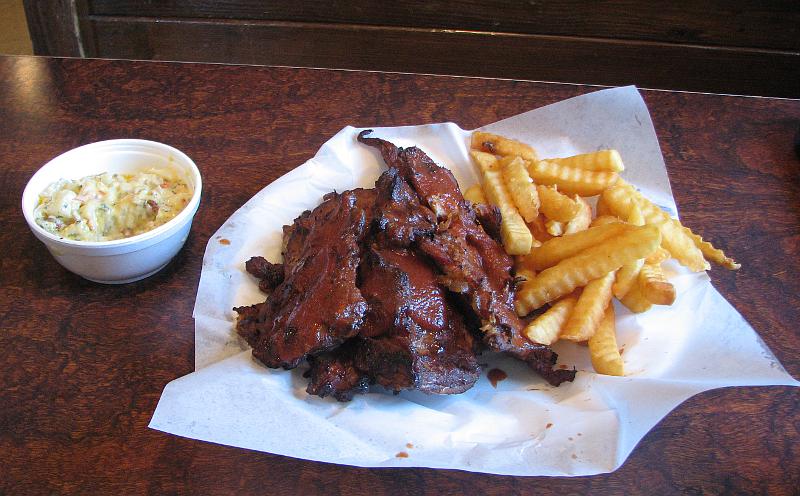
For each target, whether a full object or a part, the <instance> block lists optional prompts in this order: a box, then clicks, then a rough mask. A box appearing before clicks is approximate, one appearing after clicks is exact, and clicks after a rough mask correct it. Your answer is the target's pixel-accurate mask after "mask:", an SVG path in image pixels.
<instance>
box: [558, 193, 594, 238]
mask: <svg viewBox="0 0 800 496" xmlns="http://www.w3.org/2000/svg"><path fill="white" fill-rule="evenodd" d="M575 201H577V202H578V204H580V206H581V209H580V210H579V211H578V214H577V215H575V217H573V219H572V220H571V221H569V222H567V225H566V226H564V234H574V233H576V232H578V231H585V230H586V229H588V228H589V225H591V223H592V206H591V205H589V202H587V201H586V200H584V199H583V198H581V197H580V196H576V197H575Z"/></svg>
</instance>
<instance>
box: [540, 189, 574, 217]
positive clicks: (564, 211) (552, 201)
mask: <svg viewBox="0 0 800 496" xmlns="http://www.w3.org/2000/svg"><path fill="white" fill-rule="evenodd" d="M536 191H537V192H538V193H539V211H540V212H541V213H543V214H544V216H545V217H547V218H548V219H551V220H557V221H559V222H569V221H571V220H572V219H574V218H575V216H576V215H578V212H579V211H580V209H581V206H580V205H579V204H578V202H576V201H575V200H573V199H572V198H570V197H569V196H567V195H565V194H563V193H560V192H559V191H558V190H557V189H556V188H554V187H553V186H543V185H541V184H537V185H536Z"/></svg>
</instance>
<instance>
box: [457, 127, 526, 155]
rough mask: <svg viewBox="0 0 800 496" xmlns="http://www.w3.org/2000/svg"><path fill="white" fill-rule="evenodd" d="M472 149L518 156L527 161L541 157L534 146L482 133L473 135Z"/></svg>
mask: <svg viewBox="0 0 800 496" xmlns="http://www.w3.org/2000/svg"><path fill="white" fill-rule="evenodd" d="M472 148H473V149H475V150H481V151H484V152H487V153H492V154H495V155H503V156H506V155H517V156H520V157H522V158H523V159H525V160H539V156H538V155H537V154H536V150H534V149H533V147H532V146H530V145H527V144H525V143H522V142H520V141H516V140H513V139H510V138H505V137H503V136H498V135H496V134H492V133H485V132H482V131H475V132H474V133H472Z"/></svg>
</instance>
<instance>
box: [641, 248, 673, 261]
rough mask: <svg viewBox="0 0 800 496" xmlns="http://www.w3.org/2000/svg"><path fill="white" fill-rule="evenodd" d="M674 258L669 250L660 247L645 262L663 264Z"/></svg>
mask: <svg viewBox="0 0 800 496" xmlns="http://www.w3.org/2000/svg"><path fill="white" fill-rule="evenodd" d="M670 258H672V256H671V255H670V254H669V252H668V251H667V250H665V249H664V248H662V247H660V246H659V247H658V249H657V250H656V251H654V252H653V254H652V255H650V256H649V257H647V258H646V259H645V260H644V261H645V262H646V263H649V264H657V265H658V264H662V263H664V262H666V261H667V260H669V259H670Z"/></svg>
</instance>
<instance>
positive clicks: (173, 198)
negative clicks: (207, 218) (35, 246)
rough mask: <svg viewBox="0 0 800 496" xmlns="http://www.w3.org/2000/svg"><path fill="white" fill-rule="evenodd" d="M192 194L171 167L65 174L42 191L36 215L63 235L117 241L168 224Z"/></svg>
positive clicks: (45, 227) (51, 229) (45, 226)
mask: <svg viewBox="0 0 800 496" xmlns="http://www.w3.org/2000/svg"><path fill="white" fill-rule="evenodd" d="M192 193H193V191H192V188H191V187H190V186H189V185H188V184H186V182H185V181H183V180H182V179H180V178H179V177H178V176H177V174H176V173H175V172H174V171H172V170H169V169H150V170H146V171H143V172H139V173H136V174H111V173H104V174H98V175H95V176H87V177H84V178H82V179H77V180H69V179H61V180H59V181H57V182H55V183H53V184H51V185H50V186H48V187H47V188H46V189H45V190H44V191H42V193H41V194H40V195H39V205H38V206H37V207H36V210H35V212H34V218H35V219H36V223H37V224H39V225H40V226H41V227H42V228H44V229H45V230H47V231H48V232H51V233H53V234H55V235H56V236H59V237H61V238H66V239H73V240H76V241H111V240H115V239H122V238H128V237H131V236H136V235H137V234H142V233H144V232H147V231H150V230H152V229H155V228H156V227H158V226H160V225H162V224H165V223H166V222H168V221H169V220H171V219H172V218H174V217H175V216H176V215H178V213H180V211H181V210H183V209H184V207H186V205H187V204H188V203H189V200H191V198H192Z"/></svg>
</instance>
